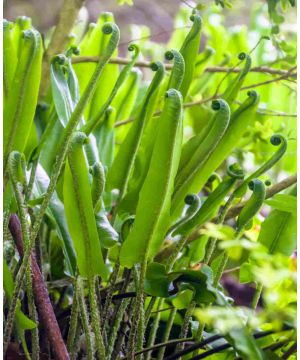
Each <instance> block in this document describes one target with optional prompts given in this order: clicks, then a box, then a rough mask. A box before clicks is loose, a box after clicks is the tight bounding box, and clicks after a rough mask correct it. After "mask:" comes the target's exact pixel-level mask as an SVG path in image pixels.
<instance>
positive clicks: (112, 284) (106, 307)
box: [102, 262, 120, 331]
mask: <svg viewBox="0 0 300 360" xmlns="http://www.w3.org/2000/svg"><path fill="white" fill-rule="evenodd" d="M119 270H120V264H119V263H118V262H117V263H116V265H115V269H114V271H113V273H112V275H111V281H110V287H109V289H108V291H107V293H106V298H105V303H104V307H103V310H102V323H103V331H104V330H105V326H106V322H107V318H108V310H109V307H110V305H111V302H112V297H113V293H114V291H115V284H116V282H117V280H118V275H119Z"/></svg>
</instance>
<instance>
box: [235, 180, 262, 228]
mask: <svg viewBox="0 0 300 360" xmlns="http://www.w3.org/2000/svg"><path fill="white" fill-rule="evenodd" d="M248 186H249V189H250V190H251V191H252V195H251V197H250V199H249V200H248V201H247V202H246V204H245V206H244V207H243V209H242V211H241V212H240V215H239V217H238V219H237V232H240V231H242V230H243V228H244V227H245V226H247V225H248V224H249V222H250V221H251V220H252V218H253V217H254V216H255V215H256V214H257V212H258V211H259V210H260V208H261V206H262V204H263V202H264V200H265V196H266V188H265V184H264V183H263V182H262V181H261V180H259V179H254V180H252V181H250V183H249V185H248Z"/></svg>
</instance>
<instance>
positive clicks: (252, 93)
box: [247, 90, 257, 97]
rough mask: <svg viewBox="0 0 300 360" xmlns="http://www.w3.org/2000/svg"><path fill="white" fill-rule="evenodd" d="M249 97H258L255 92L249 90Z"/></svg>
mask: <svg viewBox="0 0 300 360" xmlns="http://www.w3.org/2000/svg"><path fill="white" fill-rule="evenodd" d="M247 95H248V96H252V97H254V96H257V92H256V91H254V90H249V91H248V92H247Z"/></svg>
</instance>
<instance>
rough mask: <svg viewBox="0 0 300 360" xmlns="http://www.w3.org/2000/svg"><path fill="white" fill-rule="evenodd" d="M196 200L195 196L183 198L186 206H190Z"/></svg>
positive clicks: (190, 195)
mask: <svg viewBox="0 0 300 360" xmlns="http://www.w3.org/2000/svg"><path fill="white" fill-rule="evenodd" d="M196 200H197V195H195V194H189V195H187V196H186V197H185V198H184V202H185V203H186V204H187V205H192V204H193V203H194V202H195V201H196Z"/></svg>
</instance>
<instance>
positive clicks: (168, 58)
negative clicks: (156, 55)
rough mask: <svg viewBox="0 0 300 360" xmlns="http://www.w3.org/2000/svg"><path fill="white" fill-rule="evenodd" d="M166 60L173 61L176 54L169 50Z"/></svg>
mask: <svg viewBox="0 0 300 360" xmlns="http://www.w3.org/2000/svg"><path fill="white" fill-rule="evenodd" d="M165 58H166V60H173V59H174V53H173V50H169V51H167V52H166V53H165Z"/></svg>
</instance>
